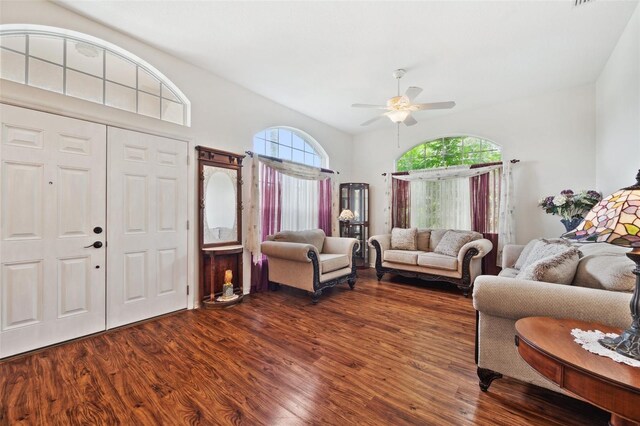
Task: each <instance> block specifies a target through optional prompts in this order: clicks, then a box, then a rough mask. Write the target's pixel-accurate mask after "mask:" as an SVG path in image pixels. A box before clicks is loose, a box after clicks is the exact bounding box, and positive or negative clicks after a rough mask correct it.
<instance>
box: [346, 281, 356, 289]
mask: <svg viewBox="0 0 640 426" xmlns="http://www.w3.org/2000/svg"><path fill="white" fill-rule="evenodd" d="M347 283H349V288H350V289H351V290H353V288H354V287H355V286H356V280H355V279H350V280H348V281H347Z"/></svg>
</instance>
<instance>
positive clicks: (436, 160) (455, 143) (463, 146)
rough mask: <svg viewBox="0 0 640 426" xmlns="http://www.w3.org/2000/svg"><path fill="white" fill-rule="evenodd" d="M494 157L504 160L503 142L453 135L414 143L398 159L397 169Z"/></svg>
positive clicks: (485, 159)
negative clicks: (498, 143) (501, 144)
mask: <svg viewBox="0 0 640 426" xmlns="http://www.w3.org/2000/svg"><path fill="white" fill-rule="evenodd" d="M494 161H502V152H501V148H500V146H499V145H496V144H495V143H493V142H491V141H488V140H486V139H481V138H477V137H473V136H452V137H446V138H438V139H434V140H431V141H427V142H423V143H421V144H420V145H416V146H414V147H413V148H411V149H410V150H408V151H407V152H405V153H404V154H402V156H401V157H400V158H399V159H398V161H397V162H396V170H397V171H399V172H405V171H408V170H420V169H433V168H437V167H449V166H459V165H465V164H468V165H470V164H480V163H491V162H494Z"/></svg>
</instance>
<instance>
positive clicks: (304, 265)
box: [261, 229, 358, 304]
mask: <svg viewBox="0 0 640 426" xmlns="http://www.w3.org/2000/svg"><path fill="white" fill-rule="evenodd" d="M357 244H358V240H356V239H355V238H340V237H327V236H325V233H324V231H323V230H322V229H313V230H309V231H283V232H278V233H276V234H274V235H269V236H268V237H267V240H266V241H264V242H263V243H262V245H261V249H262V253H263V254H264V255H266V256H267V259H268V260H269V282H270V283H275V284H284V285H287V286H291V287H296V288H300V289H302V290H306V291H308V292H310V293H311V300H312V302H313V303H314V304H315V303H318V298H319V297H320V295H321V294H322V291H323V290H324V289H326V288H328V287H333V286H335V285H337V284H340V283H343V282H347V283H348V284H349V287H350V288H351V289H352V290H353V287H354V286H355V283H356V263H355V254H356V251H357V249H358V245H357Z"/></svg>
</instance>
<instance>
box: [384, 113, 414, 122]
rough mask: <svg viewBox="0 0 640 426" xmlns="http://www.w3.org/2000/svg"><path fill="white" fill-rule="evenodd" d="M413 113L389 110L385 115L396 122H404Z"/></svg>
mask: <svg viewBox="0 0 640 426" xmlns="http://www.w3.org/2000/svg"><path fill="white" fill-rule="evenodd" d="M409 114H411V112H409V111H389V112H387V113H386V114H385V115H386V116H387V117H389V120H391V121H393V122H394V123H402V122H403V121H404V120H406V119H407V117H408V116H409Z"/></svg>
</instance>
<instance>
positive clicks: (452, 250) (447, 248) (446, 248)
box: [433, 230, 478, 256]
mask: <svg viewBox="0 0 640 426" xmlns="http://www.w3.org/2000/svg"><path fill="white" fill-rule="evenodd" d="M477 238H478V236H477V235H475V233H473V232H469V231H454V230H449V231H447V232H446V233H445V234H444V236H443V237H442V239H441V240H440V242H439V243H438V245H437V246H436V248H435V249H434V250H433V251H434V252H435V253H438V254H445V255H447V256H458V252H459V251H460V249H461V248H462V246H463V245H465V244H467V243H468V242H469V241H473V240H475V239H477Z"/></svg>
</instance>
